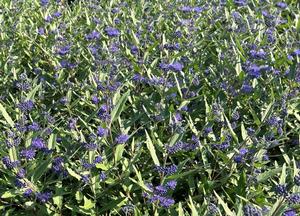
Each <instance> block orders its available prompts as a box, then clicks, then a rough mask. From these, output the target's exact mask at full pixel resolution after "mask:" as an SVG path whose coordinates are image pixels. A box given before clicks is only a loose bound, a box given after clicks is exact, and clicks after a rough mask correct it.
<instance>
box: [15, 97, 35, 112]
mask: <svg viewBox="0 0 300 216" xmlns="http://www.w3.org/2000/svg"><path fill="white" fill-rule="evenodd" d="M17 107H18V108H19V109H20V110H21V111H22V112H24V113H25V112H30V111H31V110H32V109H33V108H34V102H33V101H32V100H25V101H22V102H20V103H19V104H18V105H17Z"/></svg>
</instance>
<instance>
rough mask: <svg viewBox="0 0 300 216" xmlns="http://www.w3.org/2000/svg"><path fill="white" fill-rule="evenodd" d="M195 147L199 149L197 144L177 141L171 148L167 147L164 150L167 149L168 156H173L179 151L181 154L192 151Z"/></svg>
mask: <svg viewBox="0 0 300 216" xmlns="http://www.w3.org/2000/svg"><path fill="white" fill-rule="evenodd" d="M197 147H199V144H197V143H185V142H182V141H179V142H177V143H175V144H174V145H172V146H167V147H166V149H167V152H168V154H175V153H176V152H179V151H183V152H187V151H193V150H195V149H196V148H197Z"/></svg>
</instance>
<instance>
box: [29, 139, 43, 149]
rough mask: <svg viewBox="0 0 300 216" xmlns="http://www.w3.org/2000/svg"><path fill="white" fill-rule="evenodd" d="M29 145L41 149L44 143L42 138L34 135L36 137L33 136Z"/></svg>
mask: <svg viewBox="0 0 300 216" xmlns="http://www.w3.org/2000/svg"><path fill="white" fill-rule="evenodd" d="M31 147H32V148H34V149H43V148H45V147H46V145H45V142H44V140H43V139H42V138H40V137H36V138H33V140H32V142H31Z"/></svg>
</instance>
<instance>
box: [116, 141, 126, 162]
mask: <svg viewBox="0 0 300 216" xmlns="http://www.w3.org/2000/svg"><path fill="white" fill-rule="evenodd" d="M124 147H125V145H124V144H119V145H117V147H116V152H115V162H118V161H119V160H121V158H122V155H123V152H124Z"/></svg>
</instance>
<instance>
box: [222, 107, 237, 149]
mask: <svg viewBox="0 0 300 216" xmlns="http://www.w3.org/2000/svg"><path fill="white" fill-rule="evenodd" d="M223 116H224V118H225V120H226V123H227V126H228V128H229V130H230V133H231V135H232V137H233V139H234V141H235V142H236V143H238V142H239V139H238V136H237V135H236V133H235V132H234V130H233V129H232V127H231V124H230V122H229V120H228V118H227V117H226V115H225V113H223Z"/></svg>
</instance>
